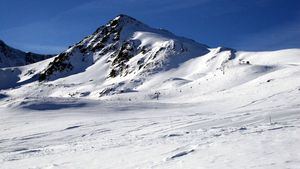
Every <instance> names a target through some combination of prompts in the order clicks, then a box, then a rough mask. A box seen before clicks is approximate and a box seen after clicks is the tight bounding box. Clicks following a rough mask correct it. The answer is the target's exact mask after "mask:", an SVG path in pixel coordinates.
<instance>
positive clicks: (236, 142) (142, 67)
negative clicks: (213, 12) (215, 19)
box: [0, 15, 300, 169]
mask: <svg viewBox="0 0 300 169" xmlns="http://www.w3.org/2000/svg"><path fill="white" fill-rule="evenodd" d="M0 77H1V78H0V80H1V83H0V89H1V90H0V114H1V116H0V168H4V169H15V168H26V169H27V168H35V169H38V168H70V169H73V168H84V169H85V168H101V169H102V168H103V169H106V168H107V169H108V168H111V169H115V168H120V169H144V168H145V169H147V168H151V169H154V168H163V169H166V168H170V169H174V168H185V169H202V168H203V169H206V168H215V169H220V168H228V169H235V168H236V169H241V168H243V169H246V168H255V169H268V168H270V169H274V168H278V169H283V168H286V169H288V168H289V169H300V49H286V50H280V51H269V52H245V51H236V50H234V49H230V48H224V47H218V48H210V47H208V46H206V45H203V44H199V43H197V42H195V41H192V40H189V39H186V38H183V37H178V36H176V35H174V34H172V33H170V32H168V31H166V30H162V29H154V28H151V27H149V26H147V25H145V24H143V23H141V22H140V21H137V20H135V19H133V18H131V17H129V16H126V15H120V16H118V17H117V18H115V19H113V20H111V21H110V22H109V23H107V24H106V25H104V26H102V27H100V28H99V29H97V31H96V32H95V33H93V34H92V35H90V36H88V37H86V38H84V39H83V40H82V41H80V42H78V43H77V44H75V45H73V46H71V47H70V48H69V49H68V50H66V51H65V52H63V53H61V54H59V55H57V56H55V57H53V58H49V59H46V60H42V61H40V62H37V63H33V64H29V65H23V66H16V67H9V66H7V67H3V68H0Z"/></svg>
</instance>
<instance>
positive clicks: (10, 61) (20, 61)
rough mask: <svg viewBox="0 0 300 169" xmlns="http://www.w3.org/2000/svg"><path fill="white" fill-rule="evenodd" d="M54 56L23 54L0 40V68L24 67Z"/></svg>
mask: <svg viewBox="0 0 300 169" xmlns="http://www.w3.org/2000/svg"><path fill="white" fill-rule="evenodd" d="M53 56H54V55H43V54H36V53H32V52H23V51H21V50H19V49H15V48H13V47H10V46H9V45H7V44H6V43H5V42H4V41H3V40H1V39H0V68H5V67H15V66H24V65H27V64H32V63H36V62H39V61H42V60H45V59H48V58H50V57H53Z"/></svg>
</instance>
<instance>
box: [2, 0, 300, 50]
mask: <svg viewBox="0 0 300 169" xmlns="http://www.w3.org/2000/svg"><path fill="white" fill-rule="evenodd" d="M121 13H122V14H127V15H129V16H132V17H134V18H136V19H138V20H140V21H142V22H144V23H146V24H148V25H150V26H152V27H156V28H164V29H168V30H169V31H171V32H173V33H175V34H177V35H180V36H185V37H187V38H191V39H194V40H196V41H198V42H201V43H204V44H207V45H209V46H211V47H216V46H226V47H232V48H235V49H239V50H275V49H284V48H300V0H0V39H2V40H4V41H5V42H7V43H8V44H9V45H11V46H13V47H15V48H19V49H22V50H25V51H33V52H39V53H58V52H61V51H63V50H64V49H66V48H67V47H68V46H69V45H72V44H74V43H75V42H78V41H80V40H81V39H82V38H84V37H85V36H87V35H89V34H91V33H93V32H94V31H95V30H96V28H98V27H99V26H101V25H103V24H105V23H106V22H107V21H108V20H110V19H112V18H114V17H115V16H117V15H118V14H121Z"/></svg>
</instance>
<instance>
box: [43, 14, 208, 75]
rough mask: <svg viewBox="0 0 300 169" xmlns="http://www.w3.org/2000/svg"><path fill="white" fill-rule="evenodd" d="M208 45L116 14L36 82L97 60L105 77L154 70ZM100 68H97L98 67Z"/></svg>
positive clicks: (171, 65)
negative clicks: (103, 69) (104, 69)
mask: <svg viewBox="0 0 300 169" xmlns="http://www.w3.org/2000/svg"><path fill="white" fill-rule="evenodd" d="M207 48H208V47H207V46H206V45H202V44H199V43H196V42H194V41H192V40H189V39H185V38H181V37H177V36H175V35H174V34H172V33H170V32H168V31H165V30H161V29H154V28H151V27H149V26H147V25H145V24H143V23H142V22H140V21H138V20H136V19H134V18H132V17H129V16H127V15H119V16H117V17H116V18H115V19H113V20H111V21H109V22H108V23H107V24H106V25H104V26H101V27H100V28H98V29H97V30H96V31H95V32H94V33H93V34H92V35H90V36H88V37H86V38H84V39H83V40H82V41H80V42H79V43H77V44H75V45H73V46H72V47H70V48H69V49H68V50H67V51H65V52H63V53H61V54H59V55H58V56H57V57H56V58H55V59H54V61H53V62H51V63H50V64H49V65H48V67H47V68H46V69H45V70H44V71H43V72H42V73H41V74H40V78H39V79H40V81H43V80H55V79H58V78H61V77H66V76H69V75H71V74H76V73H80V72H83V71H85V70H86V69H87V68H88V67H90V66H92V65H95V64H97V62H98V61H99V60H102V61H104V63H105V64H102V65H98V68H99V66H100V67H103V66H106V67H107V68H108V69H106V71H105V72H102V73H105V78H115V77H126V76H128V75H131V76H136V75H139V74H143V73H145V72H147V73H148V74H151V73H156V72H157V71H159V70H162V69H164V70H167V69H170V68H174V67H176V66H178V64H180V63H182V62H183V61H185V60H188V59H190V58H191V57H196V56H199V55H203V54H205V53H207V52H208V49H207ZM99 69H101V68H99Z"/></svg>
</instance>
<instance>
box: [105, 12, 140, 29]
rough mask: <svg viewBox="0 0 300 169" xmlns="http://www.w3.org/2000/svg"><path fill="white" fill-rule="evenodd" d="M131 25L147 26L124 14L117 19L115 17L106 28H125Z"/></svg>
mask: <svg viewBox="0 0 300 169" xmlns="http://www.w3.org/2000/svg"><path fill="white" fill-rule="evenodd" d="M129 25H135V26H138V25H145V24H143V23H142V22H141V21H138V20H137V19H135V18H133V17H131V16H128V15H124V14H120V15H118V16H117V17H115V18H114V19H112V20H111V21H109V22H108V23H107V24H106V26H111V27H116V26H119V27H124V26H129Z"/></svg>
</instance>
